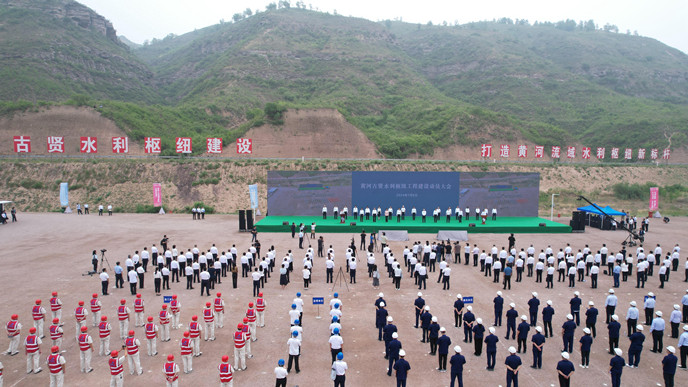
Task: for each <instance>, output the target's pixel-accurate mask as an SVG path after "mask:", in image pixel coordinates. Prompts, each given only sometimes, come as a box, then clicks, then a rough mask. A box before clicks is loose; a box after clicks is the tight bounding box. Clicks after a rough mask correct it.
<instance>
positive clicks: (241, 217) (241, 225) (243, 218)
mask: <svg viewBox="0 0 688 387" xmlns="http://www.w3.org/2000/svg"><path fill="white" fill-rule="evenodd" d="M239 231H246V211H244V210H239Z"/></svg>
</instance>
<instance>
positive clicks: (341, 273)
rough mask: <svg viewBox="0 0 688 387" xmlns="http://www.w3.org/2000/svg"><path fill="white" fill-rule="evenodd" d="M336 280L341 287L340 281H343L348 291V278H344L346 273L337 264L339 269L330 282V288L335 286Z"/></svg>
mask: <svg viewBox="0 0 688 387" xmlns="http://www.w3.org/2000/svg"><path fill="white" fill-rule="evenodd" d="M337 281H339V287H340V288H341V287H342V281H344V286H346V291H347V292H348V291H349V284H348V280H347V279H346V274H345V273H344V271H342V267H341V266H339V271H338V272H337V276H336V277H335V278H334V282H333V284H332V290H334V288H336V287H337Z"/></svg>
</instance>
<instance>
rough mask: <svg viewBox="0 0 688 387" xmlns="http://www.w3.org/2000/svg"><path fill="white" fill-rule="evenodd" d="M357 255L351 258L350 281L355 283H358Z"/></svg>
mask: <svg viewBox="0 0 688 387" xmlns="http://www.w3.org/2000/svg"><path fill="white" fill-rule="evenodd" d="M356 266H357V263H356V257H351V259H350V260H349V276H350V279H349V283H352V284H355V283H356Z"/></svg>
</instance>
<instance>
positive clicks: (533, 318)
mask: <svg viewBox="0 0 688 387" xmlns="http://www.w3.org/2000/svg"><path fill="white" fill-rule="evenodd" d="M532 296H533V297H531V298H530V300H528V312H529V313H530V325H531V326H536V325H537V315H538V309H539V308H540V300H539V299H538V294H537V292H533V293H532Z"/></svg>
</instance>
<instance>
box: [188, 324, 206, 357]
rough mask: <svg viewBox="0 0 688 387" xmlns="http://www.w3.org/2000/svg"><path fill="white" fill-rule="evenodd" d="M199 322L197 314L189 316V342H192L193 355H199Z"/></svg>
mask: <svg viewBox="0 0 688 387" xmlns="http://www.w3.org/2000/svg"><path fill="white" fill-rule="evenodd" d="M201 330H202V328H201V324H199V323H198V316H196V315H193V316H191V322H190V323H189V336H190V337H191V342H192V343H193V355H194V356H201V355H203V352H201Z"/></svg>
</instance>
